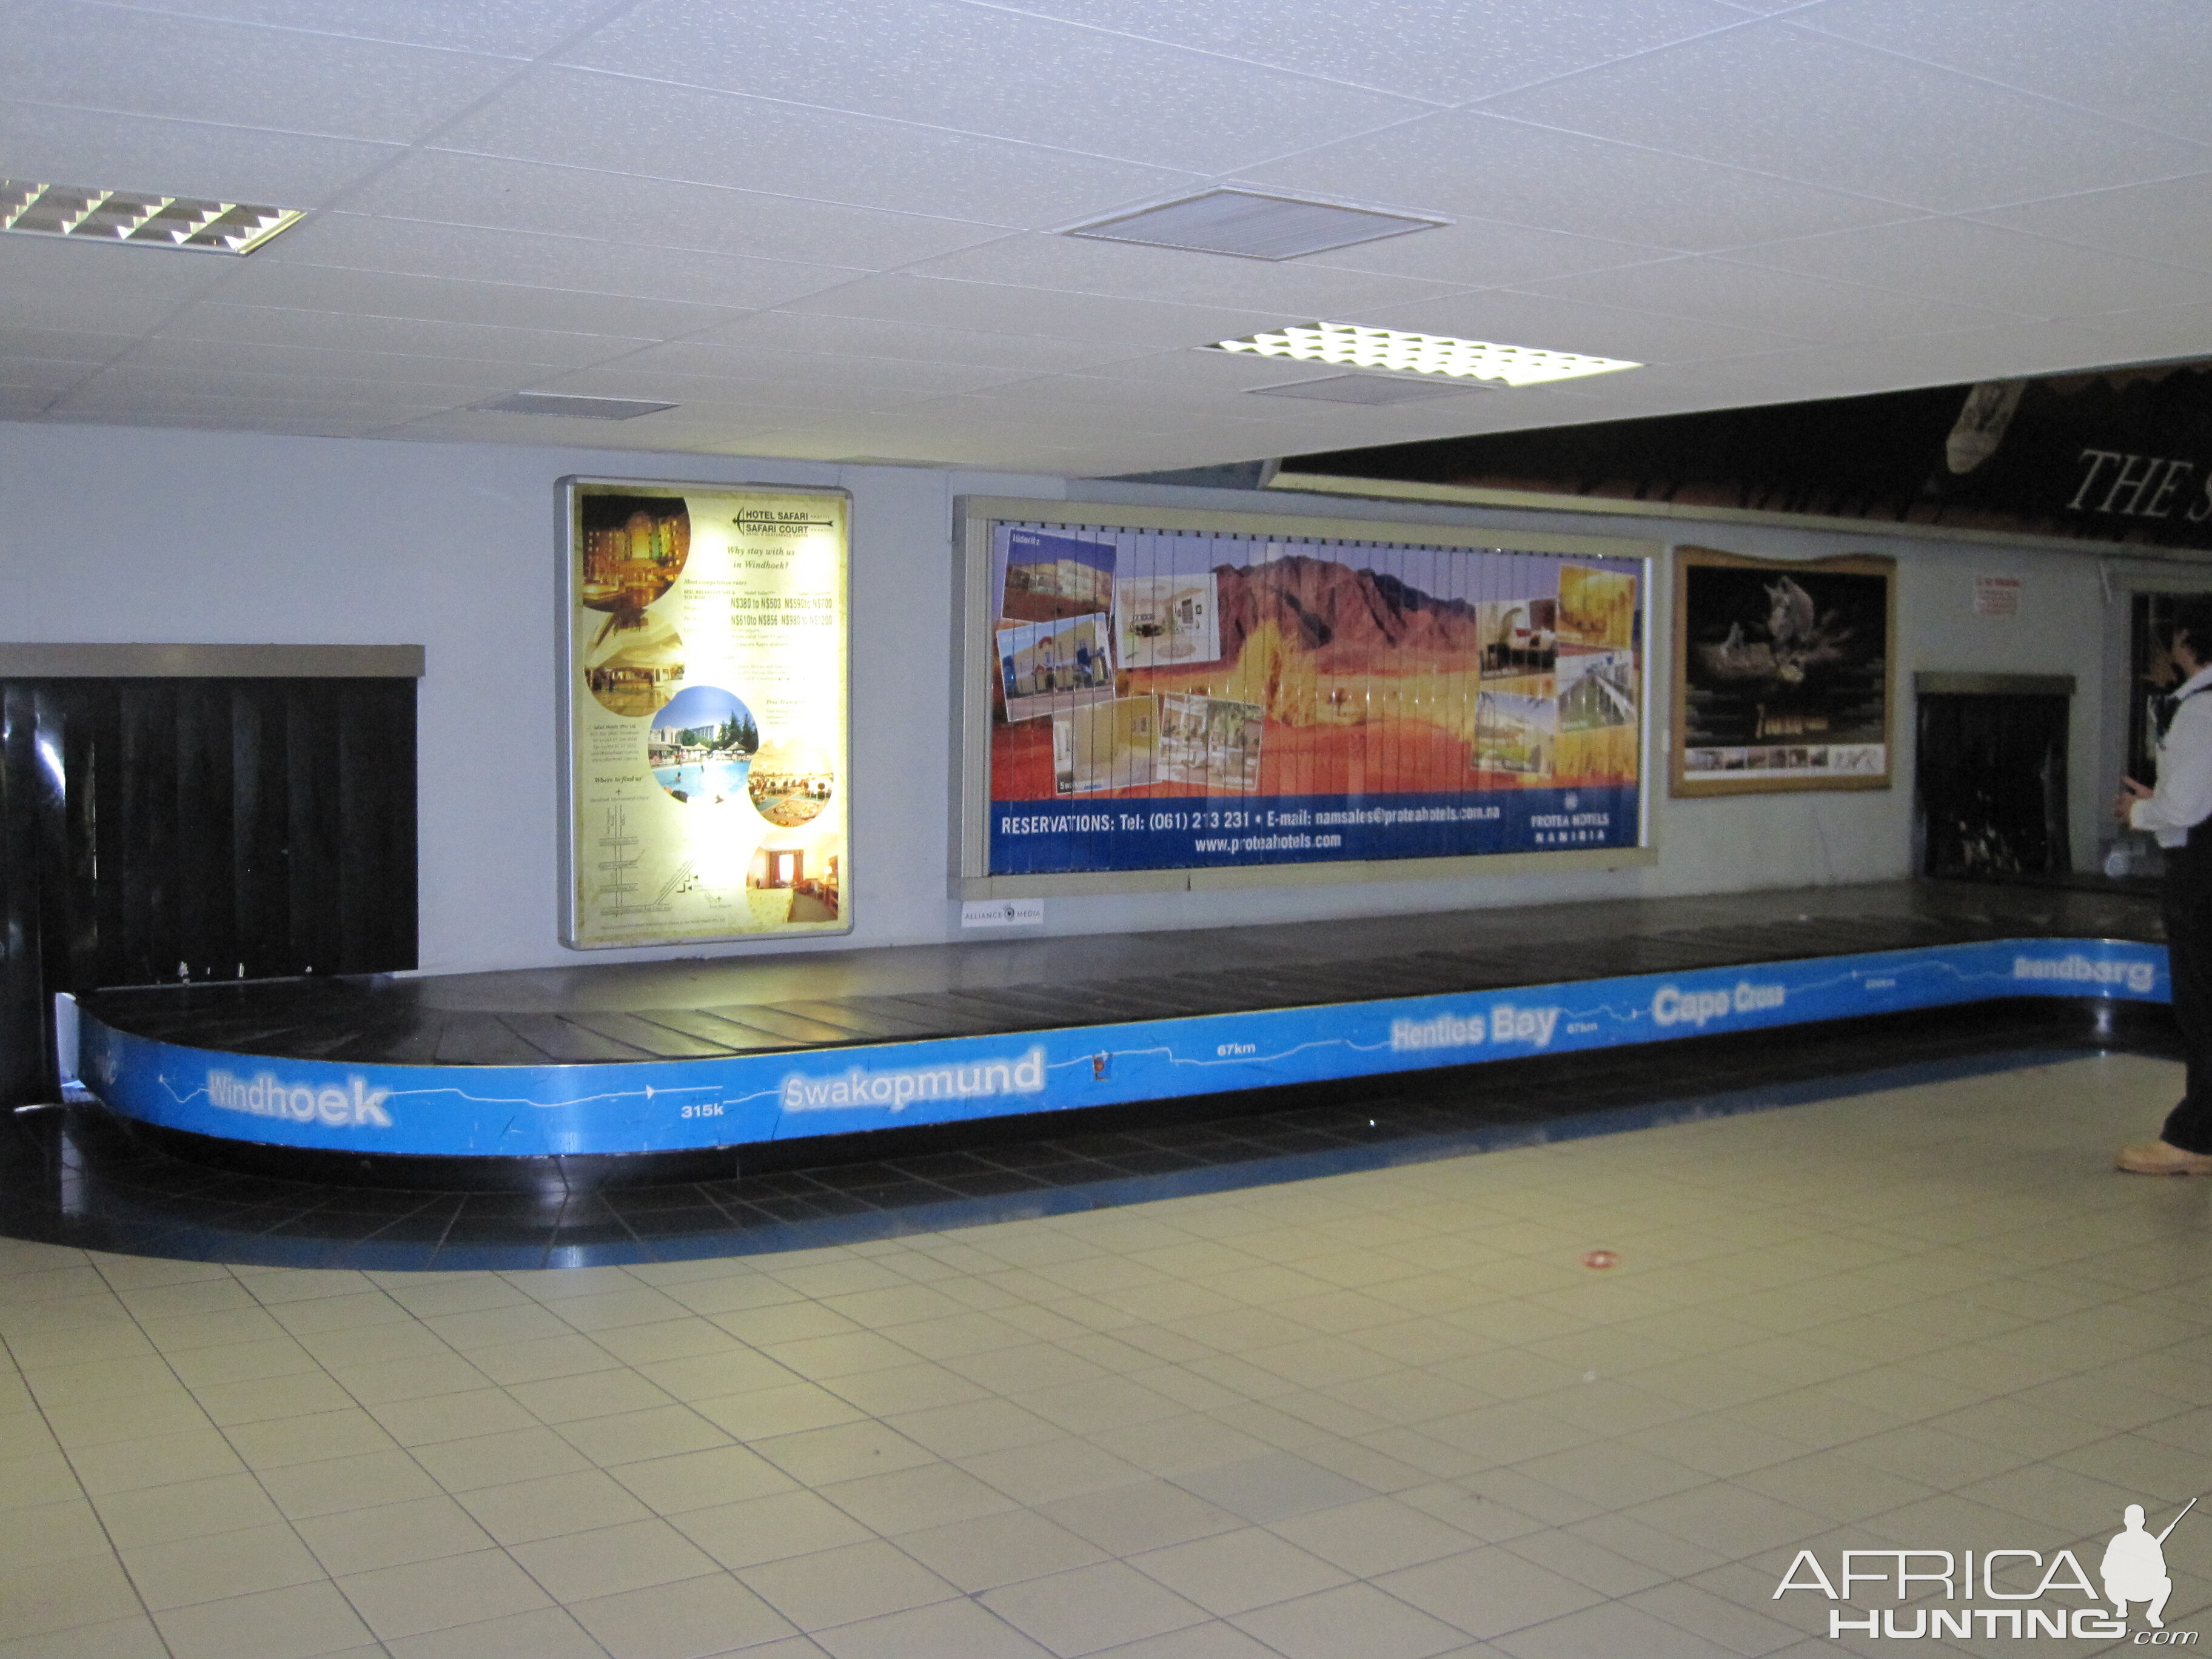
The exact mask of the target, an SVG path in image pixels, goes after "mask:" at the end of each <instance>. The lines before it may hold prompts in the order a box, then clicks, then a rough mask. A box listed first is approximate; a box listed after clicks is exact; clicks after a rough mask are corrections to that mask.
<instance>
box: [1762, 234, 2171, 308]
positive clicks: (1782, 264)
mask: <svg viewBox="0 0 2212 1659" xmlns="http://www.w3.org/2000/svg"><path fill="white" fill-rule="evenodd" d="M1729 257H1730V258H1732V259H1735V260H1738V261H1741V263H1743V264H1755V265H1766V266H1771V267H1772V268H1774V269H1776V270H1796V271H1802V272H1804V273H1806V274H1807V275H1808V276H1830V277H1834V278H1836V279H1838V280H1839V281H1843V282H1849V283H1866V284H1867V285H1869V287H1881V288H1888V289H1895V290H1897V291H1899V292H1900V293H1905V294H1917V295H1923V296H1924V297H1926V298H1929V299H1931V300H1944V301H1954V302H1957V303H1960V304H1966V305H1977V306H1989V307H1994V308H1995V309H1996V310H2000V311H2011V312H2020V313H2027V314H2028V315H2032V316H2039V317H2065V316H2075V315H2081V314H2084V313H2093V312H2099V311H2126V310H2133V309H2136V308H2137V307H2144V306H2154V305H2178V304H2182V303H2185V302H2187V301H2193V300H2197V299H2212V283H2208V278H2207V276H2206V275H2205V274H2204V273H2203V272H2201V271H2191V270H2179V269H2177V268H2176V267H2174V266H2172V265H2159V264H2149V263H2148V262H2146V261H2144V260H2141V259H2129V258H2122V257H2120V256H2119V255H2118V254H2111V253H2101V252H2098V251H2096V250H2095V249H2093V248H2081V247H2074V246H2069V245H2067V244H2065V243H2062V242H2047V241H2045V240H2042V239H2041V238H2039V237H2033V236H2023V235H2021V234H2019V233H2017V232H2015V231H2010V230H2003V229H2000V228H1997V227H1996V226H1995V225H1988V224H1982V223H1978V222H1975V221H1972V220H1968V219H1917V220H1913V221H1911V222H1907V223H1904V224H1893V225H1883V226H1881V227H1879V228H1875V229H1872V230H1861V231H1854V232H1851V233H1850V234H1846V235H1841V236H1812V237H1807V238H1804V239H1803V240H1797V241H1790V242H1774V243H1771V244H1769V245H1767V246H1764V247H1753V248H1746V249H1743V250H1741V251H1740V252H1736V253H1734V254H1732V255H1730V256H1729Z"/></svg>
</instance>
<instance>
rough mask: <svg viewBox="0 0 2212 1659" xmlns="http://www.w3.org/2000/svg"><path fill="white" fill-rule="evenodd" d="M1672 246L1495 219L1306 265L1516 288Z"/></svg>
mask: <svg viewBox="0 0 2212 1659" xmlns="http://www.w3.org/2000/svg"><path fill="white" fill-rule="evenodd" d="M1673 257H1674V250H1672V249H1671V248H1664V247H1654V246H1648V245H1646V244H1644V243H1640V242H1616V241H1609V240H1606V239H1604V238H1602V237H1596V236H1570V235H1567V234H1564V233H1563V232H1560V231H1556V230H1534V229H1531V228H1529V227H1528V226H1526V225H1509V224H1506V223H1504V222H1501V221H1499V220H1496V219H1462V220H1460V221H1459V222H1457V223H1455V224H1449V225H1439V226H1438V227H1437V228H1436V229H1434V230H1425V231H1423V232H1421V233H1420V234H1419V235H1417V236H1394V237H1392V238H1390V240H1388V241H1384V242H1370V243H1368V244H1367V245H1366V246H1364V247H1348V248H1344V249H1342V250H1340V251H1339V252H1335V253H1319V254H1316V255H1315V256H1314V257H1313V258H1310V259H1304V260H1301V261H1299V263H1300V264H1305V265H1312V266H1319V267H1322V268H1325V269H1328V270H1371V271H1374V272H1376V274H1378V275H1381V276H1415V277H1420V278H1422V279H1424V280H1425V281H1428V282H1432V283H1451V284H1453V285H1455V286H1457V287H1461V288H1510V287H1512V286H1514V285H1516V284H1517V283H1534V282H1541V281H1543V280H1544V279H1546V278H1547V277H1551V276H1573V275H1575V274H1576V273H1577V272H1578V271H1585V270H1611V269H1613V268H1615V267H1617V266H1620V265H1635V264H1644V263H1645V262H1646V261H1648V260H1652V259H1666V258H1673Z"/></svg>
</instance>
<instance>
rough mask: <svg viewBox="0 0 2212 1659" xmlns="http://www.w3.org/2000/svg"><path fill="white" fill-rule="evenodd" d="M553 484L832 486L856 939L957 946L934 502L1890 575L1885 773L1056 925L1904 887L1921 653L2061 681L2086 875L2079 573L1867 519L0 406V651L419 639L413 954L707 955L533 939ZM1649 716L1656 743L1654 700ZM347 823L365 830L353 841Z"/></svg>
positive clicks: (2095, 631)
mask: <svg viewBox="0 0 2212 1659" xmlns="http://www.w3.org/2000/svg"><path fill="white" fill-rule="evenodd" d="M572 472H575V473H586V474H597V475H601V476H607V477H637V478H653V477H660V478H671V479H699V480H706V481H720V482H728V483H811V484H842V485H843V486H844V487H845V488H847V489H850V490H851V491H852V492H853V497H854V560H853V622H854V664H855V667H854V780H853V781H854V801H855V803H856V807H857V811H856V814H855V817H856V822H855V823H854V842H853V851H852V861H851V872H852V888H851V892H852V896H853V900H854V906H853V908H854V919H855V921H856V924H857V925H856V927H855V931H854V933H853V935H852V936H851V939H850V941H849V942H850V943H851V944H854V945H892V944H909V943H919V942H930V941H937V940H941V939H949V938H957V937H959V929H958V925H957V912H958V906H957V903H955V902H952V901H951V899H950V898H949V897H948V894H947V873H948V868H949V848H950V844H951V824H950V810H951V809H950V799H951V730H952V698H953V692H954V688H953V684H952V670H951V639H952V637H953V617H952V599H951V589H952V577H951V573H952V562H953V554H952V549H951V503H952V498H953V497H954V496H955V495H967V494H981V495H1036V496H1039V497H1042V498H1045V499H1061V498H1066V497H1069V496H1073V497H1075V498H1078V499H1087V500H1094V501H1121V502H1138V503H1146V502H1152V503H1158V504H1161V505H1166V504H1170V503H1171V504H1173V505H1176V506H1186V507H1187V506H1217V507H1227V508H1232V509H1241V510H1243V511H1248V512H1251V511H1260V512H1270V513H1283V512H1288V511H1297V510H1308V511H1311V512H1314V513H1318V514H1321V515H1323V516H1332V517H1360V518H1388V519H1395V520H1401V521H1405V522H1409V523H1421V522H1431V523H1437V522H1442V523H1454V524H1468V523H1476V524H1484V525H1489V526H1495V527H1496V528H1498V530H1499V531H1501V532H1508V533H1507V534H1506V535H1505V537H1504V539H1505V540H1506V542H1507V544H1510V532H1511V531H1513V530H1515V529H1526V530H1532V531H1534V530H1541V531H1547V532H1553V533H1570V534H1594V535H1608V536H1636V537H1646V538H1654V539H1659V540H1668V541H1689V542H1697V543H1700V544H1706V545H1711V546H1717V547H1722V548H1726V549H1729V550H1734V551H1738V552H1743V553H1758V554H1766V555H1774V556H1784V557H1817V556H1822V555H1825V554H1829V553H1837V552H1865V551H1871V552H1881V553H1890V554H1893V555H1894V556H1896V557H1897V558H1898V560H1899V567H1900V590H1899V622H1900V633H1901V635H1902V640H1901V642H1900V643H1901V656H1902V668H1903V671H1904V678H1903V679H1902V681H1901V684H1902V685H1903V686H1904V687H1905V688H1906V690H1907V695H1906V696H1905V698H1904V700H1903V702H1902V703H1901V706H1900V723H1899V739H1900V741H1899V753H1898V755H1897V756H1896V757H1895V766H1896V775H1897V776H1898V778H1899V787H1895V788H1893V789H1891V790H1888V791H1886V792H1879V793H1876V792H1868V793H1806V794H1784V795H1767V796H1741V797H1735V798H1730V799H1717V800H1713V799H1708V800H1702V801H1674V800H1671V799H1668V798H1667V797H1666V795H1665V793H1664V787H1663V783H1662V785H1661V787H1660V788H1659V789H1658V790H1657V791H1656V792H1655V802H1654V806H1655V811H1654V823H1655V827H1656V832H1657V836H1658V842H1659V846H1660V848H1661V854H1662V856H1661V861H1660V863H1659V864H1658V865H1656V866H1651V867H1647V868H1644V869H1637V870H1627V871H1619V872H1596V871H1593V872H1570V873H1562V874H1559V875H1556V876H1547V877H1527V876H1522V877H1487V878H1480V877H1478V878H1454V879H1450V880H1395V881H1389V882H1380V883H1369V884H1346V885H1342V886H1320V887H1289V888H1265V887H1262V888H1253V889H1245V890H1218V891H1212V892H1206V893H1192V894H1133V895H1119V896H1098V897H1091V898H1055V899H1054V900H1053V901H1051V902H1050V903H1049V904H1048V931H1050V932H1053V933H1097V932H1120V931H1133V930H1139V929H1147V928H1158V927H1204V926H1213V925H1220V924H1225V923H1235V922H1239V921H1288V920H1297V919H1300V918H1307V917H1320V916H1331V915H1372V914H1382V913H1389V912H1406V911H1419V910H1428V909H1437V908H1455V907H1462V906H1469V905H1492V904H1525V903H1533V902H1543V901H1546V900H1556V899H1566V898H1583V897H1598V896H1609V895H1620V896H1630V895H1642V894H1662V893H1696V892H1709V891H1725V890H1737V889H1745V888H1753V887H1776V886H1792V885H1799V884H1827V883H1835V882H1844V881H1857V880H1868V879H1878V878H1886V877H1893V876H1899V875H1903V874H1905V873H1906V872H1907V870H1908V867H1909V863H1910V840H1911V764H1912V752H1911V732H1910V708H1911V700H1910V695H1909V688H1910V685H1911V679H1910V675H1911V671H1914V670H1916V669H1931V668H1932V669H1948V670H1973V671H2010V672H2037V673H2070V674H2074V675H2075V676H2077V677H2078V678H2079V680H2080V682H2081V690H2080V695H2079V696H2077V697H2076V699H2075V757H2076V764H2075V846H2076V854H2077V858H2078V859H2080V860H2083V861H2086V860H2087V855H2088V854H2090V853H2091V852H2093V849H2094V847H2095V843H2096V838H2097V835H2098V830H2097V828H2096V818H2095V791H2096V785H2095V775H2096V771H2097V769H2096V767H2095V766H2094V765H2093V757H2094V752H2095V745H2096V743H2097V741H2098V738H2099V734H2100V723H2101V722H2102V720H2103V718H2104V714H2105V709H2104V703H2105V702H2106V687H2105V684H2104V671H2103V669H2102V666H2101V664H2102V660H2103V658H2102V653H2103V637H2102V635H2103V624H2102V616H2101V611H2102V600H2101V595H2100V587H2099V582H2098V577H2097V570H2096V566H2095V562H2094V561H2093V559H2091V558H2088V557H2086V556H2082V555H2080V554H2076V553H2061V552H2052V551H2046V550H2011V549H2004V548H1996V549H1992V548H1985V547H1978V546H1962V545H1951V544H1931V543H1929V542H1925V541H1922V540H1918V539H1914V538H1901V537H1889V538H1885V537H1884V536H1882V535H1881V534H1880V533H1879V532H1878V531H1875V532H1870V533H1868V534H1863V535H1861V534H1851V535H1840V534H1831V533H1827V532H1812V531H1796V530H1775V529H1770V528H1765V527H1756V526H1721V525H1698V526H1691V525H1686V524H1684V523H1683V522H1682V521H1680V520H1674V521H1664V520H1649V521H1646V520H1634V519H1626V518H1622V517H1618V516H1614V515H1610V514H1606V515H1600V514H1573V513H1507V512H1487V511H1486V512H1474V511H1467V510H1458V509H1447V508H1436V507H1414V506H1409V505H1400V504H1386V503H1370V502H1358V501H1340V500H1322V499H1318V498H1301V497H1286V496H1283V495H1273V494H1270V495H1264V496H1255V495H1252V494H1249V493H1244V492H1227V491H1224V492H1198V491H1189V490H1173V489H1158V488H1150V487H1140V486H1134V485H1110V484H1102V483H1083V482H1080V481H1074V482H1071V481H1067V480H1062V479H1053V478H1041V477H1008V476H1002V475H989V474H975V473H958V472H936V471H922V470H919V469H908V468H897V467H871V466H843V465H823V464H815V463H807V462H794V461H765V460H751V459H742V458H728V457H720V456H698V455H655V454H647V453H635V452H623V451H592V450H568V449H540V448H524V447H495V446H478V445H468V446H463V445H447V444H404V443H377V442H370V441H360V440H348V439H319V438H283V437H264V436H255V435H234V434H220V433H201V432H178V431H161V430H149V429H143V428H101V427H64V426H33V425H29V424H23V423H12V424H0V639H4V640H10V641H191V642H205V643H252V642H272V641H275V642H292V643H313V644H326V643H328V644H346V643H419V644H422V645H423V646H425V647H428V663H429V667H428V675H427V677H426V678H425V679H424V681H423V683H422V695H421V704H420V709H421V750H422V797H421V824H420V830H421V846H422V965H423V967H424V968H425V969H428V970H432V971H439V970H446V971H451V970H459V969H480V968H497V967H529V966H541V965H547V964H560V963H573V962H579V961H586V960H622V959H626V958H629V957H661V956H680V955H699V954H702V950H701V948H700V947H687V948H684V949H678V950H670V951H630V952H593V953H592V954H591V955H590V956H588V957H583V956H578V955H575V954H573V953H570V952H568V951H563V950H562V948H561V947H560V945H558V944H557V943H556V940H555V937H554V935H555V927H556V901H557V890H556V889H557V878H556V836H557V832H558V828H559V825H558V822H557V818H558V814H557V809H556V776H557V769H558V765H559V762H558V757H556V753H555V746H554V732H555V710H556V707H557V700H558V697H559V695H560V693H559V689H558V686H557V683H556V665H555V654H554V629H555V621H556V608H555V588H556V579H557V575H558V571H559V560H560V554H559V544H558V540H557V525H556V503H555V492H554V481H555V480H556V479H557V478H559V477H562V475H564V474H567V473H572ZM1984 573H1987V574H2008V575H2017V576H2020V577H2021V578H2022V579H2023V580H2024V581H2025V586H2024V588H2023V591H2022V600H2021V614H2020V615H2019V616H2018V617H2011V618H1984V617H1975V616H1974V615H1973V614H1972V594H1973V578H1974V576H1975V575H1976V574H1984ZM1653 598H1654V600H1655V604H1654V612H1655V615H1656V616H1657V617H1661V618H1663V617H1665V616H1666V615H1667V614H1668V599H1667V596H1666V594H1665V593H1664V592H1663V591H1662V592H1659V593H1656V594H1655V595H1654V596H1653ZM1659 678H1662V679H1663V678H1664V677H1663V676H1661V677H1659ZM1656 719H1657V720H1658V721H1659V724H1660V729H1663V727H1664V721H1665V710H1664V708H1663V707H1662V708H1660V709H1659V710H1657V711H1656ZM1655 758H1656V757H1655ZM1662 771H1663V769H1662V768H1660V767H1657V766H1655V772H1662ZM360 829H361V831H362V833H371V834H373V833H374V826H360ZM846 943H847V941H844V940H836V939H833V940H825V941H793V942H790V943H787V944H781V945H737V946H728V947H714V948H713V949H712V950H711V951H707V952H703V953H708V954H726V953H730V952H733V951H749V952H757V951H763V950H804V949H823V948H832V949H834V948H839V947H840V946H842V945H844V944H846Z"/></svg>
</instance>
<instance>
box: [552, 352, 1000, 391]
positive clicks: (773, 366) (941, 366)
mask: <svg viewBox="0 0 2212 1659" xmlns="http://www.w3.org/2000/svg"><path fill="white" fill-rule="evenodd" d="M592 372H593V373H596V374H635V375H641V376H642V375H665V376H666V377H668V379H669V380H670V382H671V384H674V383H677V382H681V381H696V382H698V384H697V385H696V386H693V387H692V391H693V392H694V393H695V394H703V392H704V391H705V387H706V386H707V385H708V383H711V382H714V381H726V382H729V383H732V384H736V383H738V382H743V383H744V390H745V392H746V394H747V395H750V394H751V393H752V392H756V391H757V389H758V386H760V385H762V384H763V383H768V382H783V383H787V384H789V385H792V386H836V387H840V388H843V389H848V390H849V389H854V388H859V387H863V386H875V387H878V388H879V389H880V390H882V391H883V392H886V393H894V394H897V395H900V396H906V395H913V396H918V397H932V398H933V397H941V396H944V395H945V394H946V393H948V392H968V391H972V390H974V389H975V388H976V387H978V386H1002V385H1004V384H1006V382H1007V381H1009V380H1018V379H1022V378H1024V375H1023V373H1022V371H1021V370H1019V369H1009V368H986V367H982V366H979V365H976V364H972V363H943V362H936V363H932V362H872V361H870V360H868V359H866V358H863V357H839V356H826V355H824V354H823V353H819V352H806V351H781V350H777V349H774V348H772V347H769V346H750V347H746V346H737V345H728V344H719V343H710V342H708V341H704V340H676V341H671V343H668V344H666V345H656V346H647V347H646V348H645V349H642V350H640V351H636V352H634V353H632V354H631V355H630V356H627V357H624V358H622V359H621V360H619V361H618V362H610V363H603V364H601V365H599V368H598V369H596V370H594V371H592ZM610 395H619V396H623V397H637V398H649V397H652V396H653V393H651V392H623V393H620V394H610Z"/></svg>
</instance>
